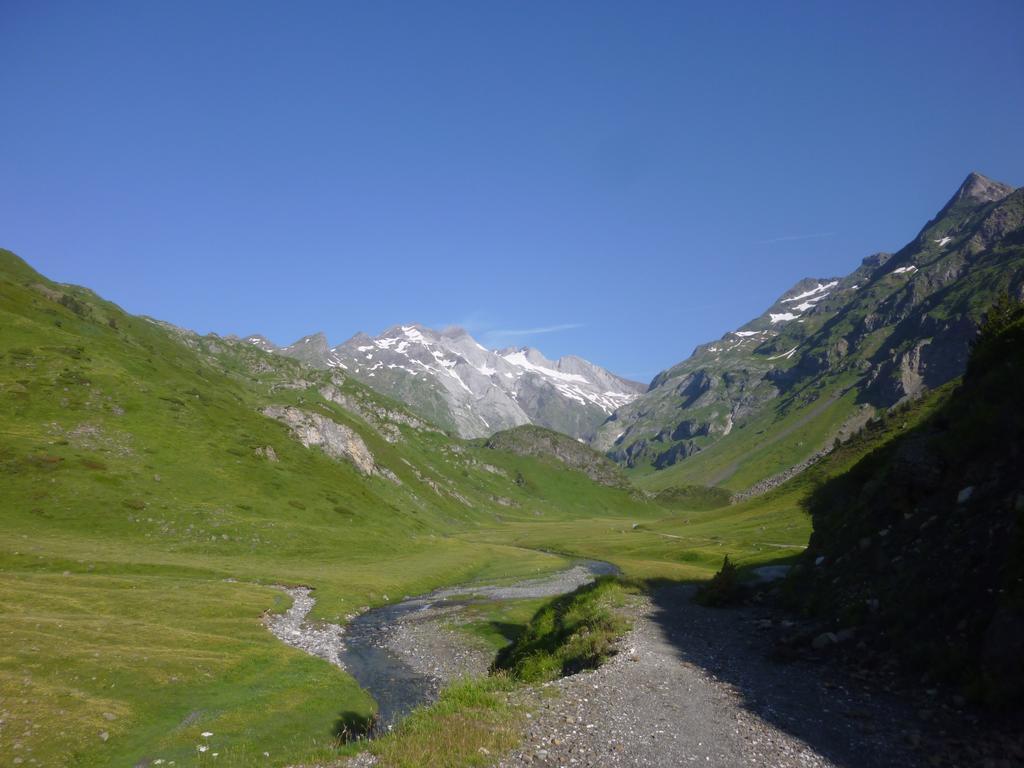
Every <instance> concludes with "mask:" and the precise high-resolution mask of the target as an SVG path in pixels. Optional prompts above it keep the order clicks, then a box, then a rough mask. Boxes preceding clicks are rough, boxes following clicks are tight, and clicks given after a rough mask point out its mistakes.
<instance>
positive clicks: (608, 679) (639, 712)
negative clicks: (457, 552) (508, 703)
mask: <svg viewBox="0 0 1024 768" xmlns="http://www.w3.org/2000/svg"><path fill="white" fill-rule="evenodd" d="M691 594H692V593H691V590H690V589H689V588H686V587H671V588H665V589H662V590H660V591H658V592H656V593H655V595H654V596H653V599H642V600H638V602H637V604H636V605H634V607H633V608H632V609H630V610H631V612H632V614H633V620H634V628H633V630H632V631H631V632H630V633H628V634H627V635H626V637H625V638H624V639H623V641H622V642H621V652H620V653H619V654H618V655H617V656H615V657H614V658H613V659H611V660H610V661H609V662H608V663H607V664H605V665H604V666H603V667H601V668H600V669H598V670H596V671H593V672H589V673H584V674H580V675H575V676H573V677H568V678H563V679H561V680H557V681H555V682H553V683H549V684H547V685H546V686H543V687H542V688H540V689H538V690H536V691H535V693H534V695H533V696H532V697H531V698H533V701H532V702H528V703H532V704H533V705H534V707H535V711H534V713H533V714H532V715H531V717H530V720H529V721H528V722H529V725H528V726H527V731H526V734H525V738H524V743H523V746H522V747H521V748H520V749H518V750H517V751H515V752H514V753H513V754H511V755H509V756H507V757H506V758H505V759H503V760H501V761H500V762H499V763H498V765H499V766H501V767H502V768H514V767H518V766H526V765H542V766H609V768H611V767H613V766H655V767H657V766H665V767H667V766H685V765H712V766H765V767H766V768H768V767H769V766H770V767H771V768H790V767H794V768H795V767H798V766H799V767H801V768H818V767H825V766H850V767H854V766H856V767H858V768H860V767H863V768H874V767H876V766H877V767H878V768H881V766H892V765H899V766H904V767H906V768H910V767H911V766H915V765H918V764H919V762H918V760H917V759H916V756H915V755H913V754H911V753H910V750H909V749H908V748H907V746H906V739H905V738H903V736H904V734H903V732H902V731H901V730H900V728H899V725H898V724H899V723H905V722H907V717H908V713H906V712H903V711H902V710H901V709H900V708H899V707H898V706H896V705H895V704H894V703H892V702H890V701H885V700H882V699H880V698H876V697H873V696H871V695H869V694H867V693H865V692H863V691H859V690H854V689H852V688H851V687H849V686H846V685H844V684H843V683H841V682H836V681H833V680H830V679H828V678H827V675H828V674H830V673H828V672H826V671H825V670H823V669H822V668H820V667H819V666H818V665H812V664H805V663H792V664H785V665H783V664H779V663H775V662H771V661H768V660H767V658H766V654H767V651H768V649H769V643H767V642H766V638H765V637H764V633H763V632H762V631H761V629H760V627H761V626H763V622H764V621H765V620H764V619H756V618H754V617H753V616H752V614H751V612H750V611H749V610H745V611H731V610H720V609H719V610H708V609H703V608H700V607H698V606H696V605H694V604H693V603H692V602H691V601H690V596H691ZM823 676H824V677H823ZM911 719H912V717H911ZM901 742H902V743H901Z"/></svg>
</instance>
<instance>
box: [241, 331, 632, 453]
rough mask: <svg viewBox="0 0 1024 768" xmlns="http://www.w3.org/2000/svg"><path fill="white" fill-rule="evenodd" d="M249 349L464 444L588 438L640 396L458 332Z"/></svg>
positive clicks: (591, 374) (611, 380) (322, 339)
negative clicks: (323, 373) (330, 375)
mask: <svg viewBox="0 0 1024 768" xmlns="http://www.w3.org/2000/svg"><path fill="white" fill-rule="evenodd" d="M245 341H247V342H248V343H250V344H252V345H254V346H257V347H259V348H260V349H263V350H264V351H268V352H275V353H277V354H281V355H285V356H287V357H292V358H295V359H297V360H300V361H302V362H304V363H306V364H307V365H310V366H312V367H315V368H335V369H338V370H340V371H344V372H345V373H346V374H347V375H350V376H352V377H353V378H355V379H357V380H359V381H362V382H363V383H365V384H367V385H369V386H371V387H373V388H374V389H376V390H378V391H380V392H382V393H384V394H386V395H389V396H391V397H394V398H396V399H398V400H400V401H402V402H404V403H406V404H408V405H409V407H410V408H412V409H413V410H414V411H415V412H417V413H419V414H420V415H421V416H423V417H424V418H426V419H428V420H430V421H433V422H434V423H436V424H438V425H440V426H442V427H445V428H447V429H451V430H453V431H455V432H457V433H458V434H459V435H461V436H463V437H485V436H487V435H491V434H494V433H495V432H499V431H501V430H503V429H508V428H511V427H516V426H520V425H523V424H536V425H539V426H543V427H548V428H550V429H554V430H557V431H559V432H563V433H565V434H568V435H571V436H573V437H577V438H584V437H589V436H591V435H592V434H593V431H594V429H595V428H596V427H597V426H598V425H599V424H601V423H602V422H603V421H604V420H605V419H606V418H607V417H608V416H609V415H610V414H611V413H613V412H614V411H615V409H617V408H619V407H620V406H622V405H625V404H626V403H628V402H630V401H631V400H633V399H634V398H635V397H637V396H638V395H639V394H640V393H642V392H643V391H644V390H645V389H646V387H645V386H644V385H643V384H640V383H638V382H634V381H629V380H627V379H624V378H621V377H619V376H616V375H615V374H613V373H611V372H609V371H607V370H605V369H604V368H601V367H600V366H598V365H595V364H593V363H591V362H589V361H587V360H584V359H582V358H580V357H575V356H571V355H570V356H565V357H562V358H559V359H558V360H549V359H547V358H546V357H545V356H544V355H543V354H542V353H540V352H539V351H537V350H536V349H532V348H530V347H510V348H507V349H502V350H490V349H487V348H486V347H484V346H483V345H482V344H480V343H479V342H477V341H476V340H475V339H474V338H473V337H472V336H470V334H469V333H467V332H466V331H465V330H463V329H461V328H449V329H445V330H443V331H435V330H432V329H430V328H427V327H425V326H422V325H419V324H416V323H413V324H409V325H397V326H393V327H391V328H389V329H387V330H385V331H384V332H383V333H381V334H379V335H378V336H376V337H371V336H369V335H367V334H365V333H358V334H356V335H355V336H353V337H352V338H351V339H349V340H348V341H346V342H344V343H343V344H339V345H338V346H335V347H331V346H330V344H329V342H328V341H327V337H326V336H325V335H324V334H322V333H315V334H311V335H309V336H305V337H303V338H302V339H299V340H298V341H296V342H295V343H294V344H291V345H289V346H286V347H279V346H277V345H275V344H273V343H272V342H270V341H269V340H267V339H266V338H265V337H263V336H260V335H258V334H254V335H251V336H248V337H246V339H245Z"/></svg>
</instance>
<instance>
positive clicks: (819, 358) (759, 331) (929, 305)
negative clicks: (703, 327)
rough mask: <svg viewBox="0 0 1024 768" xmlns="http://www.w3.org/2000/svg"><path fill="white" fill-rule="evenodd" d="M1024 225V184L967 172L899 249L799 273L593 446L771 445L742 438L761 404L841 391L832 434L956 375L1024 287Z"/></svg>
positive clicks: (809, 450) (833, 396) (624, 452)
mask: <svg viewBox="0 0 1024 768" xmlns="http://www.w3.org/2000/svg"><path fill="white" fill-rule="evenodd" d="M1022 221H1024V191H1022V190H1014V189H1013V187H1010V186H1008V185H1006V184H1002V183H1000V182H995V181H992V180H991V179H988V178H986V177H984V176H981V175H980V174H977V173H972V174H970V175H969V176H968V177H967V179H966V180H965V181H964V182H963V184H961V186H960V188H959V189H958V190H957V191H956V193H955V194H954V195H953V197H952V198H951V199H950V200H949V201H948V202H947V203H946V204H945V206H943V208H942V209H941V210H940V211H939V213H938V214H937V215H936V216H935V218H933V219H932V220H931V221H929V222H928V223H927V224H926V225H925V226H924V227H923V228H922V229H921V231H920V232H919V233H918V235H917V236H916V237H915V238H914V239H913V240H912V241H911V242H910V243H908V244H907V245H906V246H905V247H904V248H902V249H901V250H900V251H898V252H897V253H895V254H890V253H876V254H873V255H871V256H868V257H867V258H865V259H864V260H863V261H862V262H861V264H860V266H859V267H858V268H857V269H856V270H854V271H853V272H852V273H850V274H849V275H847V276H845V277H828V278H808V279H804V280H801V281H800V282H798V283H797V284H796V285H794V286H793V287H792V288H791V289H790V290H788V291H786V292H785V293H783V294H782V295H781V296H780V297H779V298H778V299H777V300H776V301H775V302H774V303H773V304H772V305H771V306H770V307H769V308H768V309H767V310H766V311H765V312H764V313H763V314H761V315H760V316H758V317H756V318H754V319H753V320H751V321H750V322H748V323H746V324H745V325H743V326H741V327H740V328H738V329H737V330H735V331H731V332H729V333H727V334H725V335H724V336H723V337H722V338H721V339H718V340H716V341H713V342H709V343H707V344H702V345H700V346H698V347H697V348H696V349H695V350H694V352H693V354H692V355H691V356H690V357H689V358H687V359H686V360H684V361H683V362H681V363H679V364H677V365H675V366H673V367H672V368H669V369H668V370H666V371H663V372H662V373H660V374H658V376H656V377H655V378H654V380H653V381H652V383H651V386H650V389H649V391H648V392H647V393H645V394H644V395H642V396H641V397H639V398H637V399H635V400H634V401H632V402H630V403H628V404H627V405H625V406H623V407H622V408H620V409H619V410H618V411H616V413H615V414H613V415H612V416H611V417H610V418H609V419H608V421H607V422H606V423H605V424H603V425H602V426H601V427H600V428H599V429H598V430H597V433H596V435H595V437H594V438H593V440H592V445H593V446H594V447H595V448H597V449H599V450H602V451H605V452H607V453H608V454H609V455H610V456H611V457H612V458H614V459H615V460H617V461H619V462H620V463H623V464H625V465H628V466H644V465H653V466H654V467H655V468H664V467H668V466H671V465H674V464H677V463H679V462H681V461H683V460H685V459H687V458H688V457H691V456H693V455H694V454H696V453H698V452H701V451H706V450H708V449H709V448H711V447H712V446H714V445H715V444H717V443H719V442H721V441H724V440H729V442H730V443H737V442H738V441H740V440H748V441H750V442H751V444H752V445H753V444H756V443H758V442H764V441H765V440H767V439H777V437H778V431H776V432H775V434H774V435H773V436H771V438H769V435H768V433H770V432H771V431H772V430H771V429H765V430H761V431H760V432H759V433H758V434H759V435H760V434H761V433H762V432H763V433H765V434H764V435H763V436H761V437H760V438H758V439H754V438H752V436H751V435H750V434H749V433H747V434H743V435H737V433H736V432H735V428H736V427H737V426H738V425H745V424H746V423H747V422H748V421H749V420H750V419H752V418H754V417H756V416H758V415H759V414H760V415H763V414H765V413H766V410H770V409H775V410H776V411H777V415H778V417H779V419H781V418H782V417H783V416H785V415H786V414H788V413H790V412H793V411H798V410H800V409H806V410H807V412H808V415H809V417H810V414H811V409H812V408H823V407H825V406H826V405H827V404H829V403H830V402H834V401H838V400H841V399H842V400H843V402H844V406H843V407H842V408H835V409H832V410H833V411H835V414H834V416H832V417H830V418H833V419H834V423H833V424H832V425H831V430H830V432H829V434H828V438H829V440H831V439H832V438H834V437H836V436H839V435H840V433H841V432H842V429H843V424H844V420H856V419H862V418H863V410H864V409H865V408H877V407H887V406H890V405H893V404H894V403H896V402H899V401H900V400H901V399H904V398H907V397H915V396H917V395H918V394H920V393H921V392H922V391H924V390H925V389H929V388H933V387H936V386H939V385H941V384H943V383H945V382H947V381H949V380H951V379H953V378H955V377H956V376H959V375H960V374H961V373H962V372H963V370H964V367H965V366H966V361H967V356H968V352H969V348H970V343H971V340H972V339H973V337H974V335H975V333H976V329H977V323H978V320H979V318H980V314H981V312H982V311H983V309H984V307H985V306H987V305H988V304H989V303H991V301H992V299H993V297H994V296H995V295H996V294H997V293H998V292H999V291H1007V290H1009V291H1011V292H1014V293H1017V294H1019V293H1020V291H1021V290H1022V285H1024V244H1022ZM822 447H823V446H822V445H821V444H817V445H807V446H806V447H805V452H806V454H807V455H811V454H813V453H814V452H816V451H818V450H820V449H821V448H822ZM717 479H720V478H717V477H713V478H710V480H717ZM710 480H709V482H710Z"/></svg>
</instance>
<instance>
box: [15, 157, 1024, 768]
mask: <svg viewBox="0 0 1024 768" xmlns="http://www.w3.org/2000/svg"><path fill="white" fill-rule="evenodd" d="M937 202H938V201H937ZM311 327H312V324H311ZM1022 374H1024V189H1016V190H1015V189H1014V188H1012V187H1011V186H1008V185H1006V184H1002V183H999V182H996V181H992V180H990V179H987V178H985V177H984V176H981V175H979V174H976V173H972V174H970V175H969V176H968V177H967V179H966V180H965V181H964V182H963V184H962V185H961V186H960V188H959V189H958V190H956V192H955V194H954V195H953V197H952V198H951V199H950V200H949V202H948V203H946V204H945V205H944V206H942V207H941V209H940V210H939V212H938V213H937V214H936V216H935V217H934V218H933V219H932V220H931V221H929V222H928V223H927V224H925V225H924V227H923V228H922V229H921V230H920V232H919V233H918V234H917V235H916V236H915V237H914V238H913V239H912V240H911V241H910V242H909V243H908V244H907V245H905V246H904V247H903V248H901V249H900V250H898V251H896V252H895V253H876V254H873V255H870V256H868V257H867V258H865V259H864V260H863V261H862V262H861V264H860V265H859V266H857V267H856V269H854V270H853V271H852V272H851V273H850V274H848V275H846V276H828V277H816V278H807V279H802V280H800V281H798V282H797V283H796V284H795V285H794V286H793V287H792V288H791V289H790V290H788V291H786V292H785V293H783V295H782V296H780V297H779V298H778V299H777V300H776V301H775V302H774V303H772V305H771V306H770V307H768V309H767V310H766V311H765V312H764V313H763V314H762V315H760V316H758V317H756V318H754V319H753V320H751V321H749V322H747V323H745V324H743V325H741V326H739V327H738V328H737V329H736V330H735V331H732V332H730V333H727V334H725V335H724V336H723V337H722V338H720V339H718V340H715V341H712V342H709V343H707V344H702V345H700V346H699V347H697V349H696V350H694V352H693V354H692V355H691V356H690V357H689V358H687V359H685V360H683V361H682V362H680V363H678V364H676V365H674V366H672V367H670V368H668V369H667V370H665V371H663V372H661V373H659V374H658V375H657V376H656V377H655V378H654V379H653V381H652V382H651V383H650V385H649V386H645V385H643V384H640V383H637V382H632V381H629V380H627V379H624V378H622V377H619V376H616V375H615V374H613V373H611V372H609V371H607V370H605V369H603V368H601V367H600V366H597V365H595V364H593V363H590V362H588V361H586V360H583V359H581V358H578V357H572V356H567V357H562V358H560V359H558V360H549V359H547V358H546V357H544V355H543V354H541V353H540V352H539V351H537V350H536V349H532V348H528V347H524V348H509V349H502V350H489V349H487V348H485V347H484V346H483V345H481V344H479V343H478V342H477V341H476V340H474V339H473V338H472V337H471V336H470V335H469V334H468V333H467V332H466V331H464V330H462V329H458V328H450V329H445V330H441V331H435V330H432V329H429V328H426V327H424V326H422V325H419V324H416V323H407V324H404V325H396V326H394V327H392V328H389V329H387V330H385V331H384V332H382V333H380V334H379V335H377V336H375V337H371V336H369V335H366V334H362V333H360V334H357V335H356V336H354V337H353V338H351V339H349V340H348V341H346V342H344V343H342V344H340V345H337V346H333V347H332V346H330V344H329V342H328V340H327V339H326V338H325V336H324V335H323V334H319V333H318V334H313V335H310V336H307V337H305V338H303V339H300V340H299V341H297V342H296V343H294V344H291V345H289V346H283V347H282V346H277V345H276V344H274V343H272V342H270V341H269V340H267V339H266V338H264V337H263V336H259V335H252V336H249V337H247V338H244V339H242V338H237V337H232V336H221V335H218V334H212V333H211V334H205V335H203V334H199V333H196V332H193V331H191V330H188V329H185V328H180V327H176V326H174V325H171V324H170V323H166V322H163V321H161V320H159V319H155V318H152V317H148V316H143V315H134V314H130V313H128V312H126V311H124V310H123V309H122V308H121V307H119V306H117V305H115V304H114V303H112V302H110V301H107V300H105V299H104V298H102V297H100V296H99V295H97V294H96V293H94V292H93V291H91V290H89V289H88V288H84V287H80V286H74V285H69V284H65V283H61V282H57V281H54V280H52V279H50V278H48V277H46V276H44V275H42V274H40V273H38V272H37V271H36V270H35V269H33V268H32V267H31V266H30V265H29V264H28V263H27V262H26V261H24V260H23V259H22V258H21V257H19V256H17V255H15V254H14V253H12V252H10V251H3V250H0V516H2V524H0V643H2V648H3V650H2V652H0V764H3V765H12V766H13V765H18V766H24V767H27V766H74V767H75V768H83V767H85V766H140V767H142V766H145V767H146V768H149V767H150V766H153V767H155V766H171V765H174V766H179V767H181V766H210V765H214V766H232V767H233V766H267V767H268V768H278V767H280V768H283V767H284V766H325V767H327V766H329V767H330V768H342V767H344V766H348V767H349V768H359V767H360V766H369V765H377V766H380V767H381V768H389V767H395V768H404V767H407V766H428V767H432V766H436V767H438V768H441V767H442V766H445V767H447V766H462V765H475V766H506V767H509V768H511V766H517V767H519V766H535V765H542V766H557V765H574V766H576V765H578V766H627V765H628V766H648V765H650V766H664V767H665V768H667V767H668V766H676V765H689V764H702V765H722V766H749V765H756V766H763V767H764V768H769V767H771V768H774V767H775V766H822V767H825V766H828V767H831V766H855V767H857V768H882V767H883V766H888V765H901V766H913V767H915V768H916V767H918V766H920V767H921V768H924V767H925V766H935V765H938V766H946V767H948V768H952V766H961V765H993V766H1003V765H1015V764H1020V760H1022V759H1024V739H1022V737H1021V733H1024V729H1022V728H1021V727H1020V726H1021V722H1022V719H1021V718H1022V717H1024V714H1022V713H1024V667H1022V665H1021V655H1020V649H1021V647H1024V586H1022V585H1024V536H1022V531H1024V472H1022V470H1021V468H1022V466H1024V463H1022V462H1024V458H1022V457H1024V447H1022V446H1024V417H1022V409H1021V404H1020V396H1019V383H1020V381H1021V377H1022ZM723 605H726V606H729V610H724V611H722V610H717V608H718V607H720V606H723Z"/></svg>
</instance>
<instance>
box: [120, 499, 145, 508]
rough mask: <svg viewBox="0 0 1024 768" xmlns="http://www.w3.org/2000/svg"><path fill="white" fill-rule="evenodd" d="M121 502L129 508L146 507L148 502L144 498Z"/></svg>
mask: <svg viewBox="0 0 1024 768" xmlns="http://www.w3.org/2000/svg"><path fill="white" fill-rule="evenodd" d="M121 503H122V504H124V505H125V506H126V507H128V509H145V508H146V502H144V501H143V500H142V499H125V500H124V501H122V502H121Z"/></svg>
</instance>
